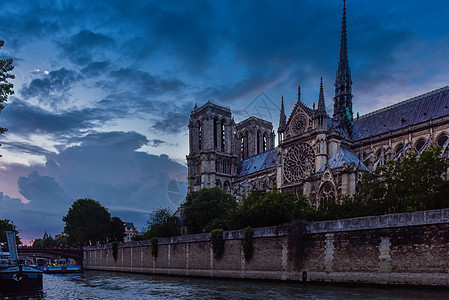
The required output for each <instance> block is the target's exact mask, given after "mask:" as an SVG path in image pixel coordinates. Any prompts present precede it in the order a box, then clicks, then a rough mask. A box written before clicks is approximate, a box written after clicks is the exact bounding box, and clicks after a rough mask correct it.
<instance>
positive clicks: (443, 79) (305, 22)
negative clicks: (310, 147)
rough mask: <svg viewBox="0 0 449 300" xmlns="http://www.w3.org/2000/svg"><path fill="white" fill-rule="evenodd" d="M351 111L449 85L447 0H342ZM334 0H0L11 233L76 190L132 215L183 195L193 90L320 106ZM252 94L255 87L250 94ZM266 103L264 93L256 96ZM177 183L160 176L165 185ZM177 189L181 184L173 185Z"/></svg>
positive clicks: (4, 166) (60, 212)
mask: <svg viewBox="0 0 449 300" xmlns="http://www.w3.org/2000/svg"><path fill="white" fill-rule="evenodd" d="M346 7H347V22H348V24H347V26H348V27H347V30H348V51H349V62H350V66H351V71H352V80H353V82H354V83H353V86H352V91H353V94H354V98H353V105H354V106H353V110H354V114H356V113H357V112H359V113H360V115H363V114H365V113H368V112H371V111H373V110H376V109H380V108H383V107H385V106H387V105H391V104H394V103H397V102H399V101H402V100H406V99H408V98H411V97H414V96H417V95H420V94H424V93H427V92H429V91H432V90H435V89H438V88H441V87H443V86H447V85H449V73H448V70H449V59H448V57H449V24H448V23H449V21H448V13H447V12H448V11H449V3H448V2H447V1H437V0H429V1H394V2H391V1H384V0H381V1H375V2H374V1H358V0H348V1H346ZM341 9H342V1H335V0H333V1H330V0H328V1H297V0H291V1H287V0H285V1H283V0H281V1H276V2H274V1H259V0H257V1H256V0H253V1H244V2H241V1H231V0H226V1H213V0H210V1H194V2H189V1H127V2H112V1H102V0H99V1H95V2H91V1H56V2H55V1H36V2H31V3H30V1H2V2H1V3H0V16H1V17H0V24H1V26H0V39H2V40H4V41H5V45H4V47H3V48H2V49H1V52H0V53H1V56H2V58H6V57H11V58H13V59H14V65H15V69H14V71H13V74H15V76H16V79H14V80H13V81H12V83H14V91H15V94H14V95H13V96H12V97H10V98H9V99H8V102H7V103H6V104H5V106H6V108H5V109H4V110H3V111H2V113H1V115H0V126H2V127H6V128H8V129H9V131H8V132H7V133H6V134H4V135H3V136H0V143H1V144H2V147H0V154H1V155H2V157H1V158H0V219H5V218H6V219H10V220H13V221H14V224H15V225H16V226H17V227H18V229H19V230H20V231H21V233H20V236H21V238H22V240H23V241H24V242H27V241H28V240H30V239H34V238H40V237H42V236H43V234H44V232H45V231H47V232H48V233H49V234H51V235H53V236H54V235H55V234H58V233H61V232H62V231H63V227H64V224H63V222H62V217H63V216H64V215H65V214H66V213H67V210H68V208H69V207H70V205H71V204H72V203H73V201H74V200H76V199H78V198H92V199H95V200H97V201H99V202H100V203H101V204H103V205H104V206H105V207H107V208H108V209H109V211H110V212H111V214H112V215H114V216H118V217H120V218H121V219H122V220H123V221H129V222H134V224H135V225H136V227H137V228H138V229H139V230H140V229H142V227H143V226H144V225H145V222H146V220H147V219H148V214H149V213H150V212H151V211H153V210H154V209H157V208H161V207H162V208H163V207H170V208H172V209H176V208H177V207H178V206H179V204H180V202H181V201H182V200H183V195H185V191H186V184H185V179H186V175H187V167H186V165H185V164H186V161H185V156H186V155H187V154H188V130H187V124H188V118H189V114H190V112H191V111H192V110H193V107H194V105H195V103H197V104H198V106H200V105H203V104H204V103H206V102H207V101H208V100H210V101H212V102H214V103H216V104H219V105H223V106H227V107H230V108H231V110H232V112H233V114H234V115H235V121H236V122H239V121H241V120H243V119H245V118H247V117H248V116H250V115H256V116H257V117H260V118H263V119H267V120H268V121H271V122H273V126H274V128H275V130H276V129H277V125H278V121H279V110H278V109H279V106H280V101H281V97H282V96H284V101H285V107H286V114H287V117H288V115H289V114H290V112H291V110H292V108H293V106H294V105H295V103H296V101H297V86H298V85H300V86H301V95H302V101H303V102H304V103H306V104H307V105H308V106H309V107H312V105H313V103H314V102H315V103H316V102H317V101H318V91H319V84H320V78H321V77H323V83H324V90H325V101H326V108H327V113H328V114H332V109H333V102H332V98H333V94H334V86H333V82H334V80H335V72H336V70H337V62H338V57H339V45H340V33H341V28H340V26H341V17H342V16H341ZM262 98H263V100H261V99H262ZM267 103H268V106H267ZM176 186H177V187H178V190H173V188H174V187H176ZM173 195H175V196H173ZM176 195H178V196H176Z"/></svg>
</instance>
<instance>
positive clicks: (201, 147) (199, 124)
mask: <svg viewBox="0 0 449 300" xmlns="http://www.w3.org/2000/svg"><path fill="white" fill-rule="evenodd" d="M202 142H203V128H201V122H200V121H198V149H200V150H201V149H203V145H202Z"/></svg>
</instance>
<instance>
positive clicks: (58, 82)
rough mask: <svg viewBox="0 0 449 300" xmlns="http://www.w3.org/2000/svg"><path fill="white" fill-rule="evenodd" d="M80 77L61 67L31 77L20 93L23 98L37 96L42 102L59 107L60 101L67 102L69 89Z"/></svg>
mask: <svg viewBox="0 0 449 300" xmlns="http://www.w3.org/2000/svg"><path fill="white" fill-rule="evenodd" d="M80 79H81V77H80V76H79V75H78V74H77V73H76V72H75V71H72V70H67V69H66V68H61V69H59V70H56V71H51V72H49V73H48V74H47V75H43V76H42V78H37V79H33V80H32V81H31V82H30V83H29V84H28V85H25V86H24V87H23V88H22V89H21V90H20V93H21V95H22V96H23V97H25V98H34V97H35V98H39V101H41V102H42V103H43V104H50V105H52V106H56V107H59V106H60V105H61V102H62V104H65V103H67V101H68V100H69V96H70V89H71V88H72V87H73V85H74V84H75V83H76V82H78V81H79V80H80Z"/></svg>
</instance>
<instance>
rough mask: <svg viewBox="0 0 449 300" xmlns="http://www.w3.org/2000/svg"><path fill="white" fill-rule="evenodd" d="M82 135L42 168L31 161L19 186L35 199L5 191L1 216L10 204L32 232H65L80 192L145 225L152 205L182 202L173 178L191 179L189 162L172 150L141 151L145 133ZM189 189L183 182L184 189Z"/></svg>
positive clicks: (11, 214) (16, 219)
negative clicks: (174, 191)
mask: <svg viewBox="0 0 449 300" xmlns="http://www.w3.org/2000/svg"><path fill="white" fill-rule="evenodd" d="M73 141H74V142H75V140H73ZM76 141H77V142H78V143H79V145H78V146H72V147H69V148H66V149H62V150H61V151H60V152H59V153H51V154H48V155H47V162H46V166H45V167H42V166H41V167H39V171H37V170H33V168H34V167H29V169H30V171H29V173H28V174H27V175H26V176H21V177H20V178H19V179H18V181H17V184H18V188H19V191H20V193H21V195H23V196H24V197H25V199H27V200H29V201H30V202H29V204H23V203H21V202H20V199H13V198H11V197H9V196H6V195H4V194H3V193H0V217H3V215H2V213H1V212H4V211H5V209H6V208H7V209H8V210H10V211H9V212H8V216H7V217H8V218H11V219H13V220H14V222H15V223H16V224H17V225H18V227H19V228H20V229H21V230H23V231H26V232H28V234H29V233H34V234H38V235H35V236H34V238H35V237H37V236H41V235H42V234H43V231H44V230H47V231H48V232H49V233H51V234H55V233H59V232H61V231H62V229H63V226H64V224H63V223H62V217H63V216H64V215H65V214H66V213H67V211H68V208H69V207H70V205H71V204H72V203H73V201H74V200H75V199H78V198H85V197H87V198H92V199H95V200H97V201H99V202H100V203H102V204H103V205H104V206H105V207H107V208H109V211H110V212H111V213H112V214H113V215H114V216H118V217H120V218H122V220H125V221H131V222H135V224H136V226H138V227H139V228H141V227H143V225H144V224H145V222H146V220H147V219H148V215H149V213H150V212H151V211H152V210H154V209H157V208H160V207H171V208H176V207H177V206H178V205H179V201H180V199H181V198H183V197H180V199H177V200H176V203H174V202H173V201H174V200H173V198H172V197H171V198H170V197H169V184H170V182H171V181H173V180H175V181H176V182H183V181H184V180H186V176H187V168H186V167H185V166H183V165H181V164H179V163H177V162H174V161H173V160H171V159H170V158H169V157H168V156H167V155H161V156H156V155H151V154H147V153H144V152H139V151H137V150H138V149H139V148H140V147H141V146H142V145H145V144H147V143H148V140H147V138H146V137H145V136H143V135H141V134H138V133H136V132H106V133H94V134H89V135H87V136H86V137H84V138H81V139H77V140H76ZM152 142H153V143H156V144H157V143H160V142H161V141H160V140H154V141H152ZM10 167H11V168H15V166H10ZM21 168H23V167H21ZM185 192H186V189H185V186H183V188H182V190H180V191H179V193H184V195H185ZM178 198H179V197H178ZM181 200H182V199H181ZM5 217H6V216H5ZM43 217H45V219H44V218H43ZM30 222H32V223H30ZM33 222H34V223H33ZM36 232H37V233H36Z"/></svg>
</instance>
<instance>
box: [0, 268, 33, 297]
mask: <svg viewBox="0 0 449 300" xmlns="http://www.w3.org/2000/svg"><path fill="white" fill-rule="evenodd" d="M40 289H42V271H41V270H38V269H36V268H34V267H31V266H27V265H24V264H20V263H14V262H7V263H6V262H3V264H1V262H0V292H22V291H33V290H40Z"/></svg>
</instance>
